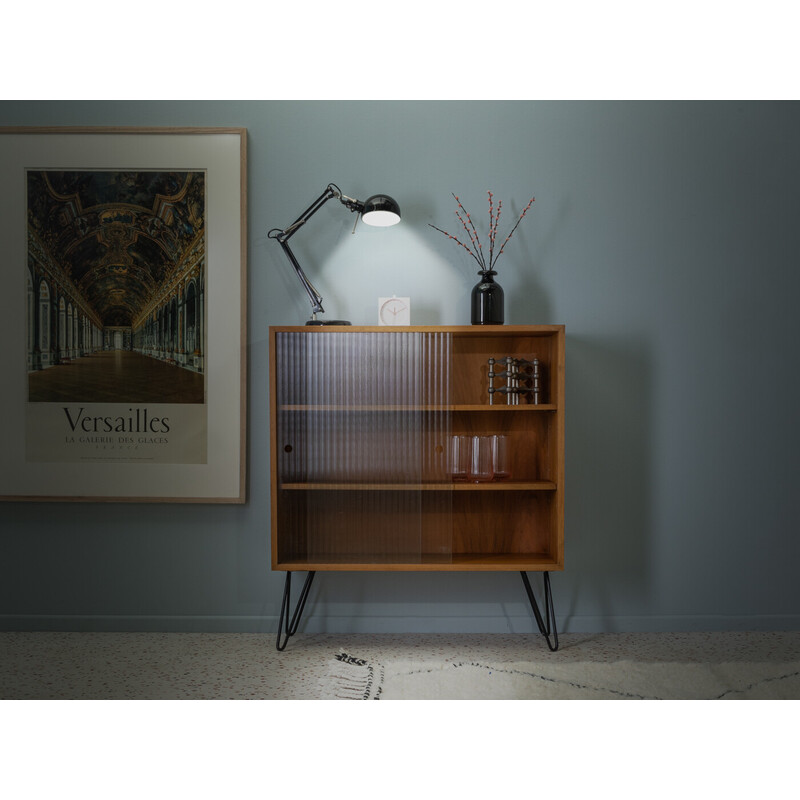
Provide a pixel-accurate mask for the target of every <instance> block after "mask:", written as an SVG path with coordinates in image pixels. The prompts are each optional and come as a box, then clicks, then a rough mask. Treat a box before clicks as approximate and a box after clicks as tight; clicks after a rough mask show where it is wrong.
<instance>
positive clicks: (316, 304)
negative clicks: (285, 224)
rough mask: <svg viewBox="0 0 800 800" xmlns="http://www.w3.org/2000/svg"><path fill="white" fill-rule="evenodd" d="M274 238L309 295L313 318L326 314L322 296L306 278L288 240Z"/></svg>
mask: <svg viewBox="0 0 800 800" xmlns="http://www.w3.org/2000/svg"><path fill="white" fill-rule="evenodd" d="M273 238H274V239H277V240H278V244H279V245H280V246H281V247H282V248H283V252H284V253H286V256H287V257H288V259H289V261H290V262H291V264H292V266H293V267H294V271H295V272H296V273H297V277H298V278H299V279H300V283H302V284H303V288H304V289H305V290H306V292H307V293H308V296H309V299H310V300H311V316H312V318H313V317H314V315H315V314H322V313H324V311H325V309H324V308H323V307H322V295H321V294H320V293H319V292H318V291H317V290H316V289H315V288H314V286H313V284H312V283H311V281H310V280H309V279H308V278H307V277H306V274H305V272H303V268H302V267H301V266H300V265H299V264H298V263H297V259H296V258H295V257H294V253H293V252H292V251H291V250H290V249H289V245H288V244H287V242H286V240H285V239H281V238H280V237H278V236H274V237H273Z"/></svg>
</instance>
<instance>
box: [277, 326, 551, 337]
mask: <svg viewBox="0 0 800 800" xmlns="http://www.w3.org/2000/svg"><path fill="white" fill-rule="evenodd" d="M269 330H270V333H274V332H292V333H294V332H299V331H305V332H306V333H457V334H459V335H461V336H510V335H515V334H517V335H518V334H527V335H531V334H551V333H559V332H562V331H563V330H564V326H563V325H397V326H394V325H270V327H269Z"/></svg>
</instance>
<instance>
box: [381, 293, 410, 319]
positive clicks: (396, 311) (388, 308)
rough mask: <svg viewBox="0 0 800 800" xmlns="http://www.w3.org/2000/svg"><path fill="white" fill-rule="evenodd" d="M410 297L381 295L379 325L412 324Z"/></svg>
mask: <svg viewBox="0 0 800 800" xmlns="http://www.w3.org/2000/svg"><path fill="white" fill-rule="evenodd" d="M410 324H411V298H410V297H395V296H394V295H393V296H392V297H379V298H378V325H410Z"/></svg>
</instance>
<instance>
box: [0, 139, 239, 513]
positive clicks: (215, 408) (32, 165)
mask: <svg viewBox="0 0 800 800" xmlns="http://www.w3.org/2000/svg"><path fill="white" fill-rule="evenodd" d="M45 130H46V131H47V132H31V131H30V130H25V129H19V130H18V131H14V130H12V129H2V130H0V187H2V190H0V244H2V247H0V331H2V347H0V375H1V376H2V394H0V438H2V441H3V445H2V448H0V496H2V498H3V499H16V500H25V499H31V500H35V499H39V500H41V499H54V500H59V499H60V500H70V499H72V500H136V501H178V502H180V501H185V502H192V501H194V502H244V492H245V490H244V441H245V436H244V429H245V424H246V419H245V380H246V378H245V360H244V348H245V341H244V331H245V316H244V315H245V288H246V284H245V274H246V265H245V247H244V242H245V170H244V167H245V132H244V130H242V129H224V130H223V129H164V130H163V131H162V130H157V131H154V130H145V129H142V130H131V129H113V130H111V129H97V130H96V131H91V132H90V131H89V130H88V129H87V130H83V131H80V132H66V131H59V130H58V129H45ZM26 169H53V170H121V171H127V170H129V171H136V170H164V171H191V170H203V171H205V172H206V180H207V186H206V192H207V195H206V197H207V207H206V270H207V274H206V305H207V313H206V322H207V339H206V348H207V351H206V353H207V378H206V380H207V383H206V403H207V411H208V415H207V417H208V420H207V421H208V429H207V443H206V446H207V463H204V464H161V463H149V462H148V463H103V462H100V463H66V464H65V463H37V462H30V461H26V442H25V436H26V425H25V419H26V403H27V365H26V304H27V284H26V279H25V275H26V259H27V238H26V236H27V234H26V229H27V221H26V217H27V210H26V185H25V171H26Z"/></svg>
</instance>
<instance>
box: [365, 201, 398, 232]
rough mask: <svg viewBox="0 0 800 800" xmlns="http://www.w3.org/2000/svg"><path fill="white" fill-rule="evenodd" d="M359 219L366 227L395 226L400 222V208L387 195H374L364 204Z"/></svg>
mask: <svg viewBox="0 0 800 800" xmlns="http://www.w3.org/2000/svg"><path fill="white" fill-rule="evenodd" d="M361 219H363V220H364V222H366V223H367V225H377V226H380V227H387V226H388V225H396V224H397V223H398V222H400V206H399V205H397V202H396V201H395V200H393V199H392V198H391V197H389V195H388V194H374V195H372V197H369V198H367V200H366V202H365V203H364V210H363V211H362V212H361Z"/></svg>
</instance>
